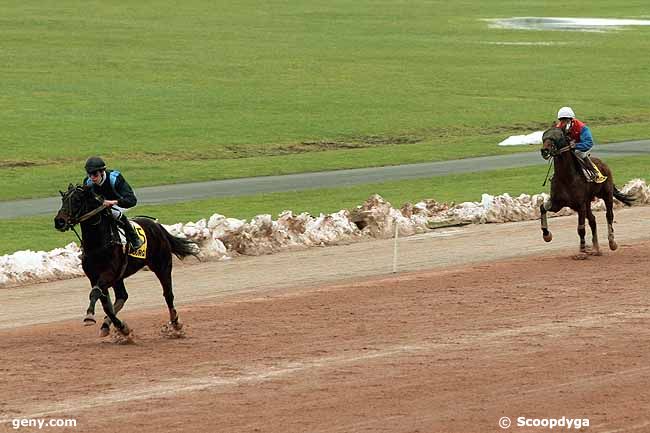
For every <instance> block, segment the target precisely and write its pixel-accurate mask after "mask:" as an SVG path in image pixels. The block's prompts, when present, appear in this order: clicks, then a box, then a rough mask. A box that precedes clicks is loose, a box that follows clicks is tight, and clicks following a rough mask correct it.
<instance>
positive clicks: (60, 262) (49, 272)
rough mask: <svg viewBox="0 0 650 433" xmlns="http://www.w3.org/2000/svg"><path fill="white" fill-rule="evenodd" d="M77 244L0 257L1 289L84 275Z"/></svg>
mask: <svg viewBox="0 0 650 433" xmlns="http://www.w3.org/2000/svg"><path fill="white" fill-rule="evenodd" d="M80 253H81V251H80V250H79V247H78V246H77V244H75V243H70V244H68V245H67V246H66V247H65V248H55V249H53V250H52V251H49V252H47V253H46V252H44V251H37V252H34V251H31V250H26V251H18V252H16V253H14V254H11V255H4V256H0V287H2V286H3V285H6V284H8V283H26V282H31V281H39V280H42V281H47V280H62V279H65V278H73V277H77V276H80V275H83V271H82V270H81V260H80V259H79V254H80Z"/></svg>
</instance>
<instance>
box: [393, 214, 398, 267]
mask: <svg viewBox="0 0 650 433" xmlns="http://www.w3.org/2000/svg"><path fill="white" fill-rule="evenodd" d="M393 227H395V242H393V273H394V274H395V273H397V236H398V233H399V227H398V226H397V219H393Z"/></svg>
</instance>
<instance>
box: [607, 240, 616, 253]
mask: <svg viewBox="0 0 650 433" xmlns="http://www.w3.org/2000/svg"><path fill="white" fill-rule="evenodd" d="M609 249H610V250H612V251H616V250H617V249H618V244H617V243H616V241H609Z"/></svg>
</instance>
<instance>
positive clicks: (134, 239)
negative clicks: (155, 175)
mask: <svg viewBox="0 0 650 433" xmlns="http://www.w3.org/2000/svg"><path fill="white" fill-rule="evenodd" d="M85 168H86V174H87V175H88V176H87V177H85V178H84V180H83V184H84V185H86V186H89V187H91V188H92V190H93V192H94V193H95V194H97V195H100V196H102V197H103V198H104V206H106V207H107V208H109V209H110V210H111V215H113V218H115V221H117V223H118V224H119V225H120V226H121V227H122V228H123V229H124V235H125V236H126V238H127V240H128V241H129V243H130V244H131V248H133V251H136V250H138V249H139V248H140V247H141V246H142V243H143V242H142V240H141V239H140V237H139V236H138V234H137V233H136V232H135V230H134V229H133V226H132V225H131V223H130V222H129V219H128V218H127V217H126V215H125V214H124V211H125V210H126V209H128V208H131V207H133V206H135V205H136V203H137V202H138V199H137V198H136V197H135V194H134V193H133V189H132V188H131V186H130V185H129V184H128V183H127V181H126V179H124V176H122V174H121V173H120V172H119V171H116V170H107V169H106V163H105V162H104V160H103V159H101V158H100V157H98V156H91V157H90V158H88V160H87V161H86V166H85Z"/></svg>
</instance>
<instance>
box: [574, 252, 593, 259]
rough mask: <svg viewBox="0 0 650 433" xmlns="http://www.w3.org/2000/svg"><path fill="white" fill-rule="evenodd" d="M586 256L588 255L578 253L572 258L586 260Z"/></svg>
mask: <svg viewBox="0 0 650 433" xmlns="http://www.w3.org/2000/svg"><path fill="white" fill-rule="evenodd" d="M587 257H589V256H588V255H587V254H585V253H580V254H576V255H575V256H573V260H587Z"/></svg>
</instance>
